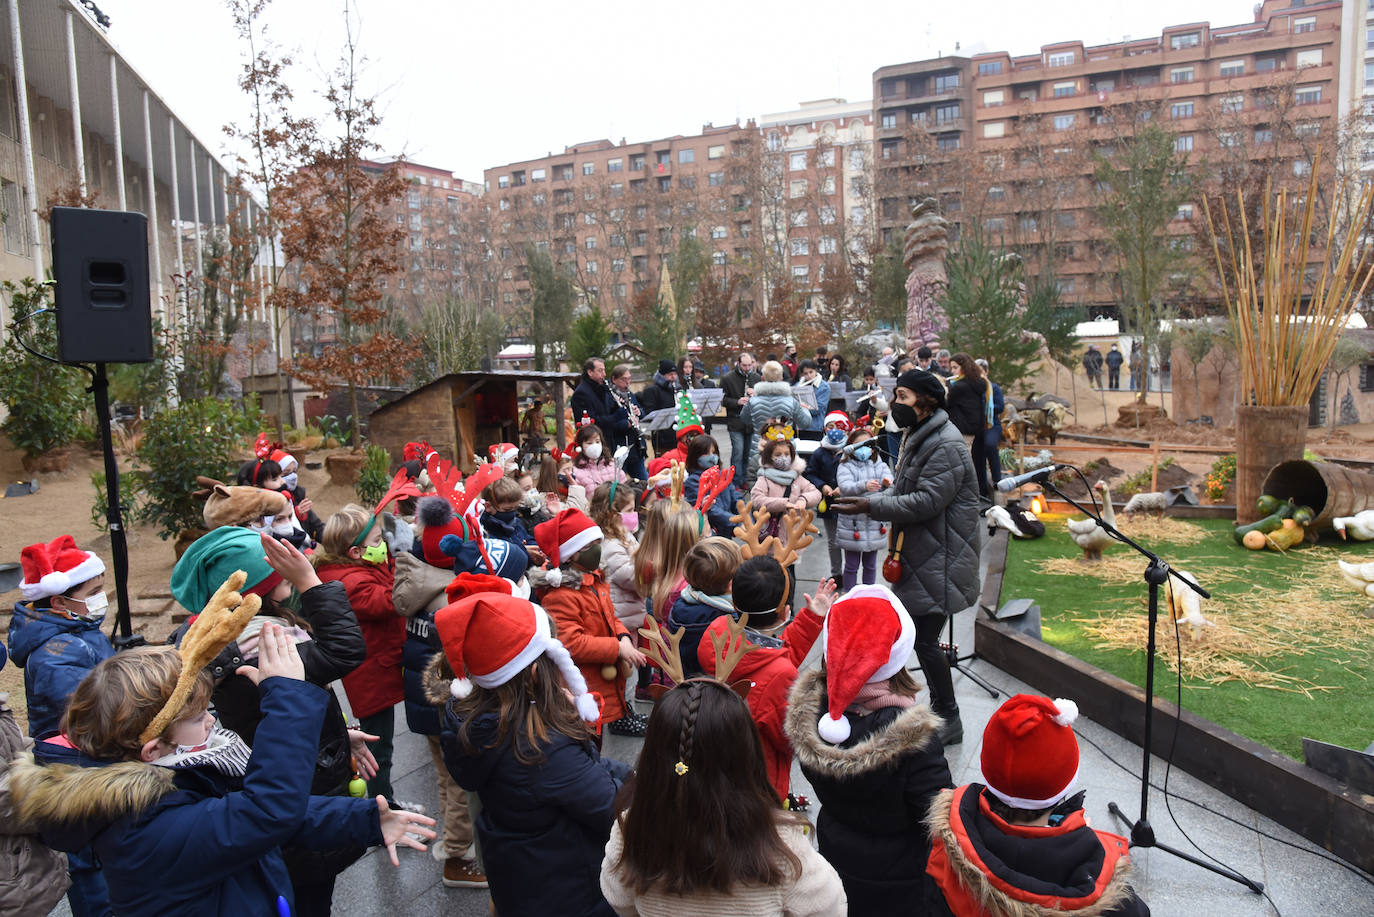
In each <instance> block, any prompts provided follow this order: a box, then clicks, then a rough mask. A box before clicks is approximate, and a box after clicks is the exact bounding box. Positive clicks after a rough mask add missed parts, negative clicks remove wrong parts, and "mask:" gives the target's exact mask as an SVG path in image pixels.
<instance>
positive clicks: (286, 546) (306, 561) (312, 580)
mask: <svg viewBox="0 0 1374 917" xmlns="http://www.w3.org/2000/svg"><path fill="white" fill-rule="evenodd" d="M262 550H263V554H264V555H265V556H266V558H267V563H268V566H270V567H271V568H272V569H273V570H276V571H277V572H278V573H280V574H281V578H282V579H284V580H286V581H287V582H288V583H290V584H291V585H293V586H295V587H296V591H297V592H305V591H306V590H307V589H313V588H315V587H316V586H318V585H320V577H319V575H318V574H316V573H315V567H314V566H313V565H312V564H311V563H310V558H308V557H306V556H305V555H304V554H302V553H301V552H300V551H298V550H296V548H295V546H294V545H292V544H291V542H289V541H287V540H286V539H285V538H283V539H281V540H280V541H279V540H277V539H275V538H273V537H272V535H271V533H270V532H263V533H262Z"/></svg>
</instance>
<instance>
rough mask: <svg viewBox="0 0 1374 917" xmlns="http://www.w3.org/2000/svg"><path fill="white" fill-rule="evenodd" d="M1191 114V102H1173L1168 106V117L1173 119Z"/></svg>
mask: <svg viewBox="0 0 1374 917" xmlns="http://www.w3.org/2000/svg"><path fill="white" fill-rule="evenodd" d="M1192 116H1193V103H1192V102H1175V103H1174V104H1173V105H1170V106H1169V117H1170V118H1173V119H1174V120H1178V119H1179V118H1191V117H1192Z"/></svg>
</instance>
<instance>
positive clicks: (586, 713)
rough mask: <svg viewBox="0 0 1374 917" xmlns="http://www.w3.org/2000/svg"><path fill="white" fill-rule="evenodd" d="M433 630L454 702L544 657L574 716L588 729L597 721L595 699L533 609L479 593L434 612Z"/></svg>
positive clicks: (504, 597) (543, 615)
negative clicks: (550, 663)
mask: <svg viewBox="0 0 1374 917" xmlns="http://www.w3.org/2000/svg"><path fill="white" fill-rule="evenodd" d="M459 578H461V577H459ZM434 626H435V628H436V629H437V630H438V632H439V641H440V643H442V644H443V647H444V655H446V656H447V657H448V661H449V664H450V665H452V666H453V671H454V672H456V673H457V674H458V677H457V678H455V679H454V680H453V683H452V685H451V686H450V688H449V690H450V691H451V692H452V694H453V696H454V697H456V698H459V699H462V698H464V697H467V696H468V695H469V694H471V693H472V687H473V685H477V686H478V687H482V688H487V689H492V688H499V687H500V686H501V685H503V684H505V683H506V682H508V681H510V680H511V679H512V678H515V677H516V676H518V675H520V673H522V672H524V671H525V669H527V668H529V667H530V665H531V664H532V663H533V662H534V661H535V660H536V659H538V658H539V657H540V656H548V657H549V658H550V659H552V660H553V662H554V664H555V665H556V666H558V671H559V673H560V674H562V676H563V681H564V682H565V683H566V684H567V686H568V689H569V690H570V691H571V692H572V695H573V703H574V705H575V706H576V707H577V713H578V715H579V716H581V717H582V719H584V720H586V721H587V722H588V723H595V722H597V721H599V720H600V719H601V710H600V706H599V705H598V704H597V702H596V698H595V697H593V696H592V695H591V694H590V693H588V691H587V682H586V680H585V679H583V677H582V673H581V672H579V671H578V670H577V666H576V665H574V664H573V661H572V657H571V656H570V655H568V651H567V649H566V648H565V647H564V646H563V644H562V643H560V642H559V641H558V639H557V638H556V637H554V636H552V634H551V633H550V630H549V616H548V615H547V614H546V613H545V612H544V609H542V608H540V607H539V606H538V605H535V604H534V603H532V602H530V601H528V600H527V599H518V598H515V597H514V596H511V595H502V594H500V593H498V592H481V593H478V594H476V595H471V596H468V597H467V598H463V599H459V600H458V601H457V602H454V603H452V604H451V605H446V606H445V607H443V608H441V609H439V611H438V612H436V613H435V615H434ZM465 673H466V674H465Z"/></svg>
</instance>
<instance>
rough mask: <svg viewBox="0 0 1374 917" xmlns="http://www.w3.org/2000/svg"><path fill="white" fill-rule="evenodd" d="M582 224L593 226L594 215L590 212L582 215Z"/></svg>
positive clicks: (594, 222) (594, 223) (594, 221)
mask: <svg viewBox="0 0 1374 917" xmlns="http://www.w3.org/2000/svg"><path fill="white" fill-rule="evenodd" d="M582 222H583V223H585V224H587V225H588V226H595V225H596V214H594V213H590V212H589V213H584V214H582Z"/></svg>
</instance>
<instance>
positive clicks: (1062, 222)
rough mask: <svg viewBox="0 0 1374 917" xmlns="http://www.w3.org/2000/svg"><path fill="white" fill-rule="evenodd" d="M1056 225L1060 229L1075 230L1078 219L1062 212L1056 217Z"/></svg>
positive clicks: (1056, 214)
mask: <svg viewBox="0 0 1374 917" xmlns="http://www.w3.org/2000/svg"><path fill="white" fill-rule="evenodd" d="M1054 225H1055V226H1057V227H1059V228H1060V229H1073V228H1074V227H1075V226H1077V225H1078V217H1077V216H1075V215H1074V214H1072V213H1065V212H1064V211H1062V210H1061V211H1059V212H1057V213H1055V215H1054Z"/></svg>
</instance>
